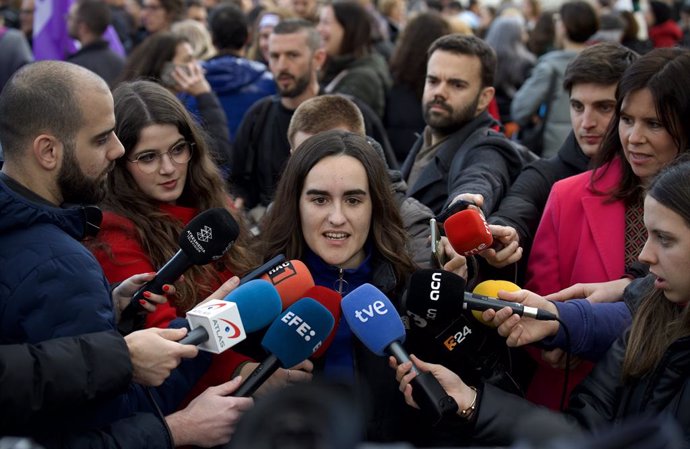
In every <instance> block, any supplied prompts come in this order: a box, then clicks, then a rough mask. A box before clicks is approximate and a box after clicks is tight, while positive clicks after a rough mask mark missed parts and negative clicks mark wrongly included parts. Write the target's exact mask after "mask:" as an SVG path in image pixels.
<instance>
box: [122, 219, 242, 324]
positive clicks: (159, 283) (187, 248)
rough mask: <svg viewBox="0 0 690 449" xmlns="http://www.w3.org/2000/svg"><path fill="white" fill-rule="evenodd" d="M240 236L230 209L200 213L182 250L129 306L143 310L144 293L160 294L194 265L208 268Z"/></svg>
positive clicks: (184, 235) (181, 242) (183, 239)
mask: <svg viewBox="0 0 690 449" xmlns="http://www.w3.org/2000/svg"><path fill="white" fill-rule="evenodd" d="M239 233H240V227H239V226H238V224H237V222H236V221H235V219H234V218H233V217H232V215H231V214H230V212H228V211H227V209H224V208H222V207H217V208H214V209H208V210H205V211H204V212H202V213H200V214H199V215H197V216H196V217H194V219H193V220H192V221H190V222H189V223H188V224H187V226H185V228H184V229H183V230H182V234H180V238H179V245H180V250H179V251H177V253H176V254H175V255H174V256H173V257H172V259H170V260H169V261H168V262H167V263H166V264H165V265H163V267H161V268H160V269H159V270H158V272H157V273H156V277H155V278H153V279H152V280H150V281H149V282H147V283H146V284H145V285H144V286H143V287H141V288H140V289H139V290H137V292H136V293H135V294H134V296H132V300H131V302H130V304H129V306H128V307H134V308H135V309H136V310H137V311H143V310H144V309H143V308H142V307H141V304H139V300H141V299H143V298H144V292H145V291H150V292H151V293H157V294H160V293H161V292H162V291H163V285H165V284H172V283H173V282H175V281H176V280H177V278H179V277H180V276H181V275H182V274H183V273H184V272H185V271H187V269H189V267H191V266H192V265H206V264H208V263H211V262H213V261H214V260H217V259H219V258H221V257H222V256H223V254H225V252H226V251H227V250H228V249H230V246H231V245H232V244H233V243H234V242H235V239H237V236H238V235H239Z"/></svg>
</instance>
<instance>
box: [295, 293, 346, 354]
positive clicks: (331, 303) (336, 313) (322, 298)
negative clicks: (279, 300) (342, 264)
mask: <svg viewBox="0 0 690 449" xmlns="http://www.w3.org/2000/svg"><path fill="white" fill-rule="evenodd" d="M304 297H305V298H311V299H313V300H315V301H316V302H318V303H319V304H321V305H322V306H324V307H325V308H326V309H328V311H329V312H331V315H333V318H334V319H335V324H334V325H333V329H332V330H331V333H330V334H328V337H326V339H325V340H324V341H323V344H322V345H321V347H320V348H319V349H318V350H317V351H316V352H314V354H313V355H312V356H311V358H312V359H318V358H319V357H321V356H322V355H323V354H324V353H325V352H326V350H328V348H329V347H330V346H331V342H332V341H333V338H335V333H336V332H337V330H338V324H339V323H340V313H341V309H340V301H342V300H343V297H342V296H340V293H338V292H336V291H335V290H332V289H330V288H328V287H322V286H321V285H315V286H314V287H312V288H310V289H309V290H307V291H306V293H305V294H304Z"/></svg>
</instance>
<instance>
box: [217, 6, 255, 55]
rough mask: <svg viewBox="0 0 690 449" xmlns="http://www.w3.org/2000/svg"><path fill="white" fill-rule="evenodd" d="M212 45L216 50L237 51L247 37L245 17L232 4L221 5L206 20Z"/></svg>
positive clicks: (247, 30) (245, 41)
mask: <svg viewBox="0 0 690 449" xmlns="http://www.w3.org/2000/svg"><path fill="white" fill-rule="evenodd" d="M208 24H209V28H210V29H211V36H212V37H213V45H215V46H216V48H217V49H218V50H226V49H230V50H239V49H240V48H242V47H244V45H245V44H246V43H247V38H248V37H249V23H248V22H247V16H246V15H245V14H244V12H242V10H241V9H240V8H238V7H237V6H235V5H232V4H223V5H220V6H218V7H216V8H215V9H214V10H213V11H212V12H211V17H209V19H208Z"/></svg>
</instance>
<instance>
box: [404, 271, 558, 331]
mask: <svg viewBox="0 0 690 449" xmlns="http://www.w3.org/2000/svg"><path fill="white" fill-rule="evenodd" d="M465 285H466V284H465V280H464V279H463V278H461V277H460V276H458V275H457V274H455V273H451V272H450V271H444V270H432V269H423V270H417V271H416V272H414V273H412V276H410V284H409V288H408V291H407V294H406V297H407V301H408V302H409V299H410V298H412V297H414V298H415V300H416V301H420V303H425V304H426V309H425V310H424V309H423V310H419V311H418V312H415V313H422V314H424V315H425V316H435V315H442V316H444V317H447V318H446V319H448V320H454V319H455V318H457V317H458V316H459V315H460V313H461V312H462V311H463V310H477V311H484V310H488V309H493V310H496V311H499V310H501V309H502V308H504V307H510V308H511V309H512V310H513V313H515V314H518V315H520V316H526V317H529V318H534V319H537V320H556V319H557V318H556V316H555V315H554V314H552V313H550V312H547V311H546V310H542V309H538V308H536V307H530V306H525V305H523V304H520V303H517V302H510V301H503V300H500V299H496V298H490V297H488V296H483V295H478V294H476V293H470V292H467V291H465ZM460 295H462V297H461V299H460V300H458V297H460ZM420 303H418V304H420ZM423 307H424V306H423Z"/></svg>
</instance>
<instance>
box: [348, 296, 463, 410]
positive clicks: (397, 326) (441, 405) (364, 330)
mask: <svg viewBox="0 0 690 449" xmlns="http://www.w3.org/2000/svg"><path fill="white" fill-rule="evenodd" d="M341 304H342V309H343V316H344V317H345V320H347V323H348V324H349V325H350V329H352V332H353V333H354V334H355V335H356V336H357V338H359V339H360V340H361V341H362V343H363V344H364V345H365V346H366V347H367V348H369V350H370V351H372V352H373V353H375V354H377V355H379V356H386V355H392V356H393V357H395V359H396V360H397V361H398V363H404V362H408V361H410V357H409V355H408V354H407V351H406V350H405V348H403V346H402V343H403V342H404V341H405V328H404V327H403V323H402V321H401V320H400V317H399V316H398V313H397V312H396V310H395V307H393V304H392V303H391V302H390V300H389V299H388V298H387V297H386V295H384V294H383V292H381V291H380V290H379V289H377V288H376V287H374V286H373V285H371V284H363V285H361V286H359V287H357V288H356V289H354V290H353V291H352V292H351V293H350V294H349V295H347V296H346V297H345V298H343V301H342V303H341ZM412 370H413V371H414V372H415V373H416V374H417V375H416V376H415V378H414V379H412V382H411V384H412V396H413V397H414V400H415V401H416V402H417V404H418V405H419V407H420V409H421V410H422V411H424V412H425V413H428V414H430V415H432V416H433V417H434V418H435V419H436V421H437V422H438V421H439V420H441V418H443V417H444V416H450V415H454V414H455V413H456V412H457V411H458V404H457V403H456V402H455V400H454V399H453V398H452V397H450V396H449V395H448V394H447V393H446V391H445V390H444V389H443V387H442V386H441V384H439V383H438V380H436V378H435V377H434V376H433V375H432V374H431V373H428V372H424V373H423V372H420V371H419V370H418V369H417V368H416V367H415V366H414V364H413V365H412Z"/></svg>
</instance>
